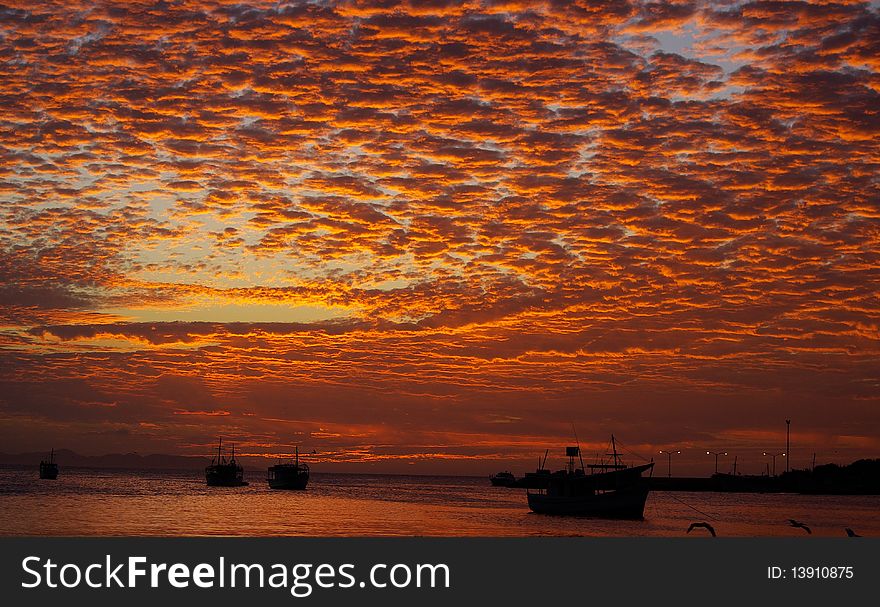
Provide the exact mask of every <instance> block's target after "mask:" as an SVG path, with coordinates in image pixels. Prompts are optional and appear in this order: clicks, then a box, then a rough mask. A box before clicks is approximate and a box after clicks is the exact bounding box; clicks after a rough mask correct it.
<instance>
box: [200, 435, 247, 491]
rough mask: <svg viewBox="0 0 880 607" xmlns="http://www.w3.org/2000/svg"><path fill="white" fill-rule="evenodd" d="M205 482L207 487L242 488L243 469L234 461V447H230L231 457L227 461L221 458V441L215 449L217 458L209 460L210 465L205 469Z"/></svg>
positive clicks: (243, 481) (244, 483)
mask: <svg viewBox="0 0 880 607" xmlns="http://www.w3.org/2000/svg"><path fill="white" fill-rule="evenodd" d="M205 480H206V481H207V483H208V486H209V487H243V486H244V485H247V483H246V482H245V480H244V468H242V467H241V466H240V465H239V464H238V462H236V461H235V445H232V457H231V458H229V459H228V460H227V459H226V458H225V457H224V456H223V439H222V438H221V439H220V445H218V447H217V457H216V458H213V459H211V465H210V466H208V467H207V468H205Z"/></svg>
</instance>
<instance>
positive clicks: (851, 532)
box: [844, 527, 862, 537]
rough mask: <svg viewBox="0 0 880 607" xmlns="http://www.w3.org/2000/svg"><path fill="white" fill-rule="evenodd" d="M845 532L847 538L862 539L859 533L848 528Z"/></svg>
mask: <svg viewBox="0 0 880 607" xmlns="http://www.w3.org/2000/svg"><path fill="white" fill-rule="evenodd" d="M844 531H846V536H847V537H862V536H861V535H859V534H858V533H856V532H855V531H853V530H852V529H850V528H849V527H847V528H846V529H844Z"/></svg>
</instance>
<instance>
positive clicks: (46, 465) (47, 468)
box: [40, 449, 58, 481]
mask: <svg viewBox="0 0 880 607" xmlns="http://www.w3.org/2000/svg"><path fill="white" fill-rule="evenodd" d="M40 478H46V479H49V480H52V481H54V480H55V479H56V478H58V464H56V463H55V449H52V452H51V453H50V454H49V461H46V460H43V461H41V462H40Z"/></svg>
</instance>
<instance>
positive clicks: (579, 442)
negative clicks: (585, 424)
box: [571, 422, 587, 473]
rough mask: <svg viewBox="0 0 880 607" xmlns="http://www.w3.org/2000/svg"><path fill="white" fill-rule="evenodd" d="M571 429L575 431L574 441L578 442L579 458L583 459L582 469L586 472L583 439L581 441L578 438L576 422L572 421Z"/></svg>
mask: <svg viewBox="0 0 880 607" xmlns="http://www.w3.org/2000/svg"><path fill="white" fill-rule="evenodd" d="M571 431H572V432H574V442H575V443H577V447H578V459H579V460H581V471H582V472H584V473H586V471H587V469H586V468H584V456H583V454H582V453H581V441H580V439H579V438H578V431H577V429H576V428H575V427H574V422H571Z"/></svg>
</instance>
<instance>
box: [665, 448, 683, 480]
mask: <svg viewBox="0 0 880 607" xmlns="http://www.w3.org/2000/svg"><path fill="white" fill-rule="evenodd" d="M660 453H665V454H666V460H667V462H666V473H667V474H666V475H667V476H668V477H669V478H672V454H673V453H675V454H676V455H679V454H681V451H669V450H666V451H664V450H663V449H661V450H660Z"/></svg>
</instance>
